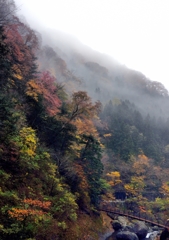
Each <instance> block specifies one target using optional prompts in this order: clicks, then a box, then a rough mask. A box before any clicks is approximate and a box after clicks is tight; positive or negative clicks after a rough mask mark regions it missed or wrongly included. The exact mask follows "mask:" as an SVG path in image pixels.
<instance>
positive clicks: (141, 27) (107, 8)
mask: <svg viewBox="0 0 169 240" xmlns="http://www.w3.org/2000/svg"><path fill="white" fill-rule="evenodd" d="M15 2H16V3H17V5H19V6H20V7H19V9H20V11H19V13H20V14H23V15H25V17H26V19H27V21H28V22H29V23H30V25H31V27H35V24H34V23H35V22H36V24H37V23H39V25H41V26H44V27H49V28H55V29H58V30H62V31H64V32H68V33H71V34H73V35H75V36H76V37H77V38H78V39H79V40H80V41H81V42H83V43H84V44H86V45H89V46H90V47H92V48H93V49H95V50H98V51H100V52H103V53H107V54H109V55H111V56H113V58H115V59H117V60H118V61H119V62H120V63H122V64H125V65H126V66H127V67H129V68H132V69H135V70H138V71H141V72H142V73H143V74H145V75H146V77H148V78H149V79H151V80H154V81H159V82H161V83H163V84H164V86H165V87H166V88H167V89H168V90H169V0H15Z"/></svg>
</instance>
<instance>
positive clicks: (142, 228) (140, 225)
mask: <svg viewBox="0 0 169 240" xmlns="http://www.w3.org/2000/svg"><path fill="white" fill-rule="evenodd" d="M134 232H135V233H136V234H137V236H138V238H139V240H143V239H145V238H146V235H147V233H148V227H147V226H146V224H145V223H144V222H141V221H137V222H135V223H134Z"/></svg>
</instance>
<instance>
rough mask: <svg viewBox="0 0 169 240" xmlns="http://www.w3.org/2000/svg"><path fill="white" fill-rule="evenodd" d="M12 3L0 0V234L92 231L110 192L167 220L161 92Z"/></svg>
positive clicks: (83, 234) (164, 95) (168, 160)
mask: <svg viewBox="0 0 169 240" xmlns="http://www.w3.org/2000/svg"><path fill="white" fill-rule="evenodd" d="M15 10H16V7H15V4H14V2H13V1H12V0H9V1H4V0H0V159H1V161H0V176H1V183H0V209H1V210H0V238H1V239H6V240H8V239H69V240H71V239H72V240H74V239H88V237H89V236H88V235H90V236H92V237H93V239H98V234H99V230H100V229H101V230H103V222H102V216H101V214H100V213H99V212H98V210H97V207H98V206H99V204H100V202H101V201H102V199H104V200H106V201H108V200H114V199H115V196H116V194H115V193H116V192H117V191H123V192H125V194H126V196H127V200H126V201H128V202H134V203H135V205H134V209H132V210H135V211H137V209H139V208H140V206H141V205H142V204H144V205H145V206H146V208H147V211H148V213H149V214H150V215H151V216H152V217H153V216H154V214H155V213H156V212H158V213H159V218H163V219H165V218H166V216H167V214H168V210H167V206H168V205H169V183H168V172H169V112H168V105H169V96H168V91H167V90H166V89H165V88H164V86H163V85H162V84H161V83H159V82H153V81H151V80H149V79H146V77H145V76H144V75H143V74H142V73H139V72H136V71H133V70H130V69H127V68H126V67H124V66H121V65H120V64H119V63H117V62H116V61H114V60H112V59H110V58H109V57H107V56H105V55H102V54H100V53H97V52H94V51H93V50H91V49H89V48H87V47H83V46H81V45H80V43H78V42H76V44H73V40H72V41H70V43H69V42H68V41H67V40H66V39H67V38H65V37H64V36H61V35H60V34H61V33H58V32H53V33H51V32H50V34H49V33H38V32H37V31H34V30H33V29H31V28H30V27H29V25H28V24H26V23H25V22H22V21H21V20H20V18H18V16H17V15H16V12H15ZM52 34H53V35H52ZM60 39H62V41H61V40H60ZM64 39H65V40H64ZM150 192H151V193H152V194H151V196H150ZM86 222H87V223H88V224H85V223H86ZM101 230H100V231H101Z"/></svg>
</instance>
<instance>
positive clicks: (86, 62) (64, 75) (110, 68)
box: [39, 30, 169, 119]
mask: <svg viewBox="0 0 169 240" xmlns="http://www.w3.org/2000/svg"><path fill="white" fill-rule="evenodd" d="M42 39H43V45H44V46H43V47H42V49H41V51H40V52H39V62H40V69H45V70H46V69H48V70H50V71H52V73H53V74H54V75H55V76H56V78H57V79H58V81H59V82H61V83H63V84H64V86H65V88H66V89H67V90H68V91H69V92H72V91H76V90H85V91H87V92H88V93H89V95H90V96H91V97H92V98H93V100H94V101H95V100H100V101H101V102H102V104H103V105H105V104H106V103H107V102H108V101H109V100H113V99H114V98H118V99H122V100H129V101H131V102H133V103H135V104H136V106H137V107H138V108H139V109H140V111H141V112H142V113H143V114H144V115H146V114H148V113H149V114H150V115H152V116H155V117H157V118H158V117H159V116H163V117H164V118H165V119H166V118H167V117H169V114H168V112H167V111H166V109H167V108H168V107H169V97H168V91H167V90H166V89H165V87H164V86H163V85H162V84H161V83H159V82H155V81H151V80H149V79H147V78H146V77H145V76H144V75H143V74H142V73H140V72H137V71H134V70H130V69H128V68H127V67H125V66H123V65H120V64H119V63H118V62H117V61H115V60H114V59H113V58H111V57H110V56H107V55H105V54H101V53H98V52H96V51H94V50H92V49H90V48H89V47H87V46H85V45H83V44H81V43H80V42H79V41H78V40H77V39H75V38H73V37H72V36H70V35H67V34H65V33H61V32H58V31H52V30H47V32H45V33H43V34H42ZM49 46H50V47H49ZM154 109H155V111H154Z"/></svg>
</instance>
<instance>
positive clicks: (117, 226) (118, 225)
mask: <svg viewBox="0 0 169 240" xmlns="http://www.w3.org/2000/svg"><path fill="white" fill-rule="evenodd" d="M112 227H113V229H114V231H118V230H119V229H122V225H121V223H120V222H118V221H114V222H113V223H112Z"/></svg>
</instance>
